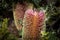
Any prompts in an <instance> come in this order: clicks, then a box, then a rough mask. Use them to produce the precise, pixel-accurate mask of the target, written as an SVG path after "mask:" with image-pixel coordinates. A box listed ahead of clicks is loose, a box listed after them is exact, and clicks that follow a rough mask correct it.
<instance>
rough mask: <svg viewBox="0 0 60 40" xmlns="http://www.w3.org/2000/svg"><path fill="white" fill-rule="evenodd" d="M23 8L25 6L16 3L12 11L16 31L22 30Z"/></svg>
mask: <svg viewBox="0 0 60 40" xmlns="http://www.w3.org/2000/svg"><path fill="white" fill-rule="evenodd" d="M25 7H26V4H24V3H23V4H20V3H17V4H16V7H15V8H14V9H13V17H14V22H15V25H16V28H17V29H18V30H21V28H22V20H23V17H24V11H25Z"/></svg>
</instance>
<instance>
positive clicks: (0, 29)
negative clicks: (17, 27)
mask: <svg viewBox="0 0 60 40" xmlns="http://www.w3.org/2000/svg"><path fill="white" fill-rule="evenodd" d="M0 22H1V26H0V40H17V37H15V36H14V35H13V34H11V33H10V32H9V31H8V19H7V18H5V19H3V20H2V21H0Z"/></svg>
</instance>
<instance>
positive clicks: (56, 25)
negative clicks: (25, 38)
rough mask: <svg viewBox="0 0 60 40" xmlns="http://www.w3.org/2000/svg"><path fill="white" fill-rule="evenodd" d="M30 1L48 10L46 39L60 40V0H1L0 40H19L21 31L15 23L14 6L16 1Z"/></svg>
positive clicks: (44, 37)
mask: <svg viewBox="0 0 60 40" xmlns="http://www.w3.org/2000/svg"><path fill="white" fill-rule="evenodd" d="M25 1H26V2H28V3H32V4H34V7H35V8H37V9H38V8H43V9H44V10H46V32H45V33H44V34H46V35H44V36H43V39H44V40H60V0H0V40H18V38H21V31H18V30H17V29H16V28H15V25H14V19H13V7H14V5H15V4H16V3H18V2H19V3H23V2H25Z"/></svg>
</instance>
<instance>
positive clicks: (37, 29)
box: [22, 7, 45, 40]
mask: <svg viewBox="0 0 60 40" xmlns="http://www.w3.org/2000/svg"><path fill="white" fill-rule="evenodd" d="M44 19H45V13H44V12H43V11H42V10H40V11H36V10H33V8H32V7H31V8H28V9H27V10H26V11H25V15H24V19H23V31H22V39H23V40H41V30H42V29H43V25H44Z"/></svg>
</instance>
